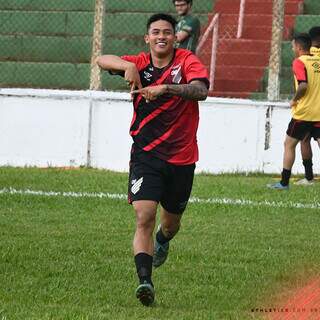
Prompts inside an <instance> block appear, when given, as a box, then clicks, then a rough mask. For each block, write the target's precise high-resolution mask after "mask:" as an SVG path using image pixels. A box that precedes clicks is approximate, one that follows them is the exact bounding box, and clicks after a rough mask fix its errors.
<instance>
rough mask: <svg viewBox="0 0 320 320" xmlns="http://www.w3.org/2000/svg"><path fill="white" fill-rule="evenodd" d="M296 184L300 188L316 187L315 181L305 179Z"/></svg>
mask: <svg viewBox="0 0 320 320" xmlns="http://www.w3.org/2000/svg"><path fill="white" fill-rule="evenodd" d="M294 184H296V185H298V186H312V185H314V181H313V180H308V179H306V178H303V179H301V180H298V181H296V182H295V183H294Z"/></svg>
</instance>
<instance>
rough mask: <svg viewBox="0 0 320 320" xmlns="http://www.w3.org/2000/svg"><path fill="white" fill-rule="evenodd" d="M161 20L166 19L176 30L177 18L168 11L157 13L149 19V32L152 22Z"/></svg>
mask: <svg viewBox="0 0 320 320" xmlns="http://www.w3.org/2000/svg"><path fill="white" fill-rule="evenodd" d="M159 20H164V21H167V22H169V23H170V24H171V25H172V28H173V31H175V28H176V24H177V20H176V19H175V18H174V17H173V16H171V15H170V14H166V13H156V14H154V15H152V16H151V17H150V18H149V19H148V22H147V32H148V31H149V28H150V25H151V23H153V22H156V21H159Z"/></svg>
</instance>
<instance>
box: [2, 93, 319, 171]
mask: <svg viewBox="0 0 320 320" xmlns="http://www.w3.org/2000/svg"><path fill="white" fill-rule="evenodd" d="M131 116H132V106H131V102H130V101H129V95H128V94H126V93H115V92H92V91H78V92H75V91H57V90H51V91H48V90H30V89H0V165H1V166H6V165H9V166H37V167H47V166H54V167H61V166H85V165H90V166H92V167H97V168H105V169H110V170H115V171H127V170H128V162H129V150H130V146H131V138H130V136H129V134H128V131H129V125H130V121H131ZM289 120H290V110H289V108H288V104H286V103H274V104H272V105H270V103H268V102H256V101H250V100H240V99H221V98H219V99H218V98H208V99H207V100H206V101H205V102H202V103H201V104H200V126H199V131H198V140H199V148H200V161H199V162H198V164H197V171H198V172H200V171H206V172H211V173H221V172H236V171H241V172H252V171H260V172H266V173H279V172H280V171H281V168H282V154H283V140H284V136H285V131H286V128H287V125H288V122H289ZM312 145H313V149H314V169H315V172H319V171H320V156H319V153H320V152H319V149H318V147H317V145H316V143H315V142H312ZM293 171H294V172H295V173H297V172H300V173H302V172H303V167H302V165H301V156H300V152H299V149H298V150H297V160H296V163H295V165H294V170H293Z"/></svg>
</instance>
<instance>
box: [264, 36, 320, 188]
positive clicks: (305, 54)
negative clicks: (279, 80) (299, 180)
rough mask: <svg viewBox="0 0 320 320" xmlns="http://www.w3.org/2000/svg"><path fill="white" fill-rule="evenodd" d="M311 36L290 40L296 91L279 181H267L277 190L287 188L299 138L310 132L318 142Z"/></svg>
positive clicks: (319, 60) (317, 61)
mask: <svg viewBox="0 0 320 320" xmlns="http://www.w3.org/2000/svg"><path fill="white" fill-rule="evenodd" d="M310 47H311V38H310V36H309V35H308V34H299V35H297V36H295V37H294V39H293V41H292V49H293V51H294V53H295V56H296V59H295V60H294V61H293V64H292V69H293V73H294V79H295V85H296V93H295V95H294V97H293V99H292V100H291V101H290V106H291V111H292V119H291V121H290V123H289V126H288V129H287V132H286V133H287V135H286V138H285V142H284V156H283V169H282V173H281V181H279V182H277V183H276V184H269V185H268V187H269V188H271V189H277V190H288V189H289V180H290V176H291V169H292V166H293V164H294V161H295V150H296V146H297V144H298V143H299V141H302V140H305V139H306V138H308V137H309V136H313V137H314V138H315V139H316V140H317V141H318V144H319V146H320V130H319V129H320V72H319V68H320V56H317V55H311V54H310Z"/></svg>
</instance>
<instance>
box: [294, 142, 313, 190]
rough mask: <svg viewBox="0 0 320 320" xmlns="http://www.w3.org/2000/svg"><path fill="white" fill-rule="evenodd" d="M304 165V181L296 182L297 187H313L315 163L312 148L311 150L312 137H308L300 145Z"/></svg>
mask: <svg viewBox="0 0 320 320" xmlns="http://www.w3.org/2000/svg"><path fill="white" fill-rule="evenodd" d="M300 150H301V157H302V164H303V166H304V172H305V174H304V176H305V177H304V179H301V180H299V181H297V182H296V184H297V185H312V184H313V181H312V180H313V178H314V175H313V169H312V166H313V163H312V148H311V137H310V136H307V137H306V138H305V139H303V140H302V141H301V143H300Z"/></svg>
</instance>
